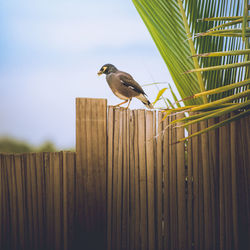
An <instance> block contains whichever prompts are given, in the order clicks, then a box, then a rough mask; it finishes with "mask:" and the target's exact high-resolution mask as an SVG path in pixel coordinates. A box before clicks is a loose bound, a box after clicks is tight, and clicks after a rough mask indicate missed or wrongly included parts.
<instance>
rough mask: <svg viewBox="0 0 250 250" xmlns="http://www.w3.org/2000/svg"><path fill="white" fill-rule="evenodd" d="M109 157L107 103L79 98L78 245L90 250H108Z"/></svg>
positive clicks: (77, 162) (76, 241)
mask: <svg viewBox="0 0 250 250" xmlns="http://www.w3.org/2000/svg"><path fill="white" fill-rule="evenodd" d="M106 155H107V101H106V100H105V99H90V98H86V99H84V98H77V99H76V187H77V188H76V224H75V227H76V228H75V229H76V230H75V236H76V238H75V244H76V247H77V246H79V247H80V246H83V245H84V246H85V249H86V250H89V249H100V250H102V249H106V228H107V225H106V206H107V203H106V175H107V157H106ZM80 249H81V247H80Z"/></svg>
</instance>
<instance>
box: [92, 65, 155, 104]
mask: <svg viewBox="0 0 250 250" xmlns="http://www.w3.org/2000/svg"><path fill="white" fill-rule="evenodd" d="M97 74H98V75H99V76H100V75H102V74H105V75H106V81H107V83H108V85H109V87H110V88H111V90H112V91H113V93H114V94H115V95H116V96H117V97H118V98H120V99H122V100H124V101H123V102H121V103H119V104H117V105H115V106H114V107H119V106H120V105H122V104H125V103H127V102H128V106H127V107H126V109H128V108H129V105H130V102H131V100H132V98H133V97H136V98H137V99H139V100H140V101H142V103H143V104H144V105H145V106H146V107H147V108H149V109H152V108H154V107H153V105H152V104H151V103H150V101H149V100H148V98H147V95H146V93H145V92H144V90H143V89H142V87H141V86H140V85H139V83H137V82H136V81H135V80H134V78H133V77H132V76H131V75H130V74H128V73H126V72H123V71H120V70H118V69H117V68H116V67H115V66H114V65H113V64H110V63H107V64H104V65H103V66H102V67H101V69H100V70H99V71H98V72H97Z"/></svg>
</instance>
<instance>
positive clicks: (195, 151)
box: [190, 123, 200, 250]
mask: <svg viewBox="0 0 250 250" xmlns="http://www.w3.org/2000/svg"><path fill="white" fill-rule="evenodd" d="M191 127H192V133H195V132H196V131H197V130H198V125H197V123H195V124H193V125H191ZM198 139H199V137H198V136H195V137H193V138H191V142H192V148H191V152H190V157H192V165H193V193H194V194H193V195H194V197H193V204H194V211H193V215H194V217H193V218H194V249H195V250H199V249H200V247H199V242H200V228H199V218H200V215H199V166H200V164H199V163H200V162H199V154H200V152H199V144H198V142H199V140H198Z"/></svg>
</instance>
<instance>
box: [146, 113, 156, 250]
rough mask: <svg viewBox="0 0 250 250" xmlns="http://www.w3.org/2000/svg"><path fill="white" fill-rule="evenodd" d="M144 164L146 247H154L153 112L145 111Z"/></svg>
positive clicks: (152, 249)
mask: <svg viewBox="0 0 250 250" xmlns="http://www.w3.org/2000/svg"><path fill="white" fill-rule="evenodd" d="M146 162H147V163H146V166H147V170H146V171H147V176H146V178H147V207H148V211H147V213H148V215H147V220H148V249H150V250H154V249H155V198H154V196H155V195H154V194H155V189H154V187H155V185H154V179H155V178H154V177H155V176H154V172H155V171H154V164H155V159H154V113H153V112H152V111H146Z"/></svg>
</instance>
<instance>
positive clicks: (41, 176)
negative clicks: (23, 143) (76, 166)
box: [29, 153, 46, 249]
mask: <svg viewBox="0 0 250 250" xmlns="http://www.w3.org/2000/svg"><path fill="white" fill-rule="evenodd" d="M29 158H35V166H36V174H37V196H38V198H37V201H38V203H37V214H38V231H39V241H38V245H39V247H41V248H42V249H43V248H45V246H46V217H45V216H46V182H45V164H44V162H45V161H44V155H43V153H36V154H30V155H29Z"/></svg>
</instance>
